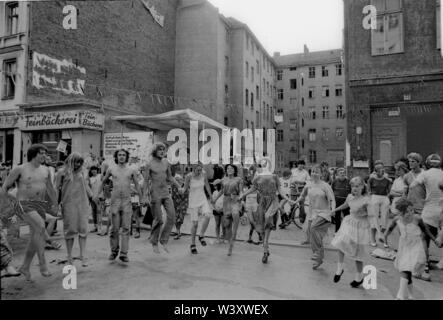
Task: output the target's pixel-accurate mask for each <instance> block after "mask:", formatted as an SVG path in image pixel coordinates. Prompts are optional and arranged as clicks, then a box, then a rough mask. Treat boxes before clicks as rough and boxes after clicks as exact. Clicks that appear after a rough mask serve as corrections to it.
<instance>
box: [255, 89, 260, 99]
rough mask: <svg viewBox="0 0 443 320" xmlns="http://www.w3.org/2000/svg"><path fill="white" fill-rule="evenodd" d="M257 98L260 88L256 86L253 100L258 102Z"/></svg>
mask: <svg viewBox="0 0 443 320" xmlns="http://www.w3.org/2000/svg"><path fill="white" fill-rule="evenodd" d="M259 96H260V88H259V87H258V86H255V99H257V100H258V97H259Z"/></svg>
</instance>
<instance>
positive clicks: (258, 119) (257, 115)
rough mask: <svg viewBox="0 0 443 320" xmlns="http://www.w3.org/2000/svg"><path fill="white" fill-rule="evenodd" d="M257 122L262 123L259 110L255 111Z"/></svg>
mask: <svg viewBox="0 0 443 320" xmlns="http://www.w3.org/2000/svg"><path fill="white" fill-rule="evenodd" d="M255 123H257V125H258V124H259V123H260V113H259V112H258V111H255Z"/></svg>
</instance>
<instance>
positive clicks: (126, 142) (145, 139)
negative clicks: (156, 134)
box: [103, 131, 153, 165]
mask: <svg viewBox="0 0 443 320" xmlns="http://www.w3.org/2000/svg"><path fill="white" fill-rule="evenodd" d="M104 140H105V141H104V148H103V149H104V157H105V159H106V160H109V161H110V162H111V163H112V162H113V161H114V152H115V151H117V150H118V149H125V150H127V151H128V152H129V154H130V157H131V158H133V159H134V160H135V163H137V164H139V165H144V164H146V163H147V162H148V160H149V158H150V152H151V148H152V141H153V133H152V132H143V131H138V132H125V133H123V134H122V133H105V134H104Z"/></svg>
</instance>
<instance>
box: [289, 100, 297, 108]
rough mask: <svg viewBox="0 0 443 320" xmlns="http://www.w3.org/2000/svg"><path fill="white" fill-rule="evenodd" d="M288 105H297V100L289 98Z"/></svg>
mask: <svg viewBox="0 0 443 320" xmlns="http://www.w3.org/2000/svg"><path fill="white" fill-rule="evenodd" d="M289 103H290V104H291V105H293V106H295V105H296V104H297V98H290V99H289Z"/></svg>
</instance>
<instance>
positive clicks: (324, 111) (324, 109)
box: [322, 106, 329, 119]
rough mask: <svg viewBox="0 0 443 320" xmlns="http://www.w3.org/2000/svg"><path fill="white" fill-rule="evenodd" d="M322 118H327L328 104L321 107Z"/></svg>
mask: <svg viewBox="0 0 443 320" xmlns="http://www.w3.org/2000/svg"><path fill="white" fill-rule="evenodd" d="M322 114H323V119H329V107H328V106H324V107H323V112H322Z"/></svg>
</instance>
